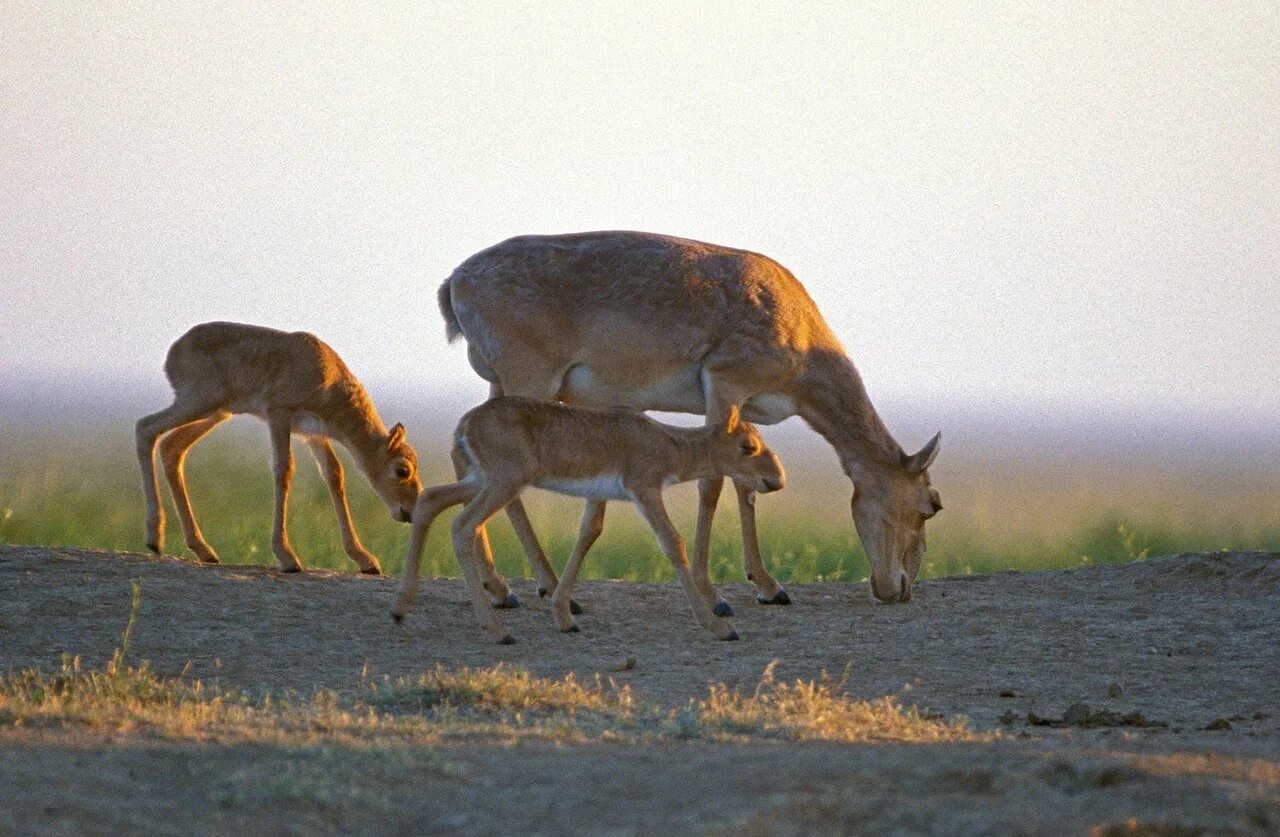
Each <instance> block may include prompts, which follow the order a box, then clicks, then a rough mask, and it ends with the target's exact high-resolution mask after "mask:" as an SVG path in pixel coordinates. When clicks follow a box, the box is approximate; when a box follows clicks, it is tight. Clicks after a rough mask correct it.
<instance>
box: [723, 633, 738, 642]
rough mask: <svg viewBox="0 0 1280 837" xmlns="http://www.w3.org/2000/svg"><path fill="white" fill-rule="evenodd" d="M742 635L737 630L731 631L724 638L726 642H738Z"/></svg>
mask: <svg viewBox="0 0 1280 837" xmlns="http://www.w3.org/2000/svg"><path fill="white" fill-rule="evenodd" d="M741 638H742V637H740V636H738V632H737V631H729V635H728V636H727V637H725V638H724V641H725V642H737V641H738V640H739V639H741Z"/></svg>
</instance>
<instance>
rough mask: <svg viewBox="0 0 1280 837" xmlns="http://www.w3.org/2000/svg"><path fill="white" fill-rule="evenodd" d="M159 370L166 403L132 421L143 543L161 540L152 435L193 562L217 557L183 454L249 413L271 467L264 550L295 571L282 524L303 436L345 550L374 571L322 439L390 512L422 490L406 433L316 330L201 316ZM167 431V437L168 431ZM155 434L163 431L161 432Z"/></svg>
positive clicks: (404, 514)
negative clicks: (267, 435)
mask: <svg viewBox="0 0 1280 837" xmlns="http://www.w3.org/2000/svg"><path fill="white" fill-rule="evenodd" d="M164 371H165V375H167V376H168V378H169V383H170V384H172V386H173V392H174V401H173V404H172V405H171V406H169V407H168V408H167V409H164V410H161V411H160V412H158V413H153V414H152V415H149V416H146V417H145V418H142V419H140V420H139V421H138V424H137V430H136V440H137V450H138V464H139V466H140V467H141V468H142V487H143V493H144V496H145V499H146V504H147V546H148V547H150V548H151V549H152V550H153V551H155V552H160V550H161V549H162V548H163V546H164V506H163V504H161V502H160V486H159V483H158V480H157V477H156V472H155V447H156V442H157V441H158V440H159V441H160V453H161V459H162V461H163V465H164V472H165V476H166V478H167V480H168V482H169V487H170V489H171V490H172V492H173V499H174V504H175V506H176V507H177V510H178V517H179V519H180V521H181V523H182V532H183V535H184V536H185V538H186V543H187V546H188V547H189V548H190V549H191V550H192V551H193V552H194V553H195V554H196V555H197V556H198V557H199V558H200V560H201V561H206V562H209V563H217V562H218V556H217V553H215V552H214V551H213V548H212V547H210V546H209V544H208V543H207V542H206V541H205V539H204V535H203V534H202V533H201V532H200V527H199V525H198V524H197V523H196V520H195V515H194V514H193V512H192V510H191V503H190V501H189V499H188V498H187V489H186V481H185V478H184V476H183V469H182V466H183V461H184V459H185V458H186V455H187V451H188V450H189V449H190V448H191V446H192V445H193V444H195V443H196V442H197V441H198V440H199V439H200V438H202V437H203V436H204V435H205V434H206V433H208V432H209V431H210V430H212V429H213V428H215V427H217V426H218V425H219V424H221V423H222V422H224V421H226V420H227V419H228V418H230V417H231V416H232V415H235V414H240V413H250V414H252V415H256V416H258V417H259V418H261V419H263V420H265V421H266V422H267V425H268V427H269V428H270V432H271V446H272V455H273V467H274V471H275V477H276V480H275V523H274V526H273V530H272V537H271V549H272V553H273V554H274V555H275V557H276V561H277V562H278V563H279V565H280V569H281V570H283V571H284V572H297V571H298V570H300V569H302V564H301V563H300V562H299V561H298V556H297V555H296V554H294V551H293V549H292V548H291V547H290V546H289V538H288V533H287V530H286V527H285V510H286V507H287V505H288V498H289V486H290V482H291V481H292V478H293V453H292V450H291V447H290V436H291V435H292V434H294V433H297V434H298V435H301V436H304V437H305V438H306V440H307V444H308V446H309V447H310V448H311V452H312V455H313V456H314V457H315V460H316V464H317V465H318V466H319V468H320V472H321V474H322V475H323V476H324V479H325V482H326V483H327V484H328V486H329V492H330V495H331V497H332V498H333V505H334V511H335V512H336V513H337V515H338V522H339V524H340V526H341V527H342V542H343V547H344V549H345V550H346V553H347V554H348V555H349V556H351V559H352V560H353V561H355V562H356V564H358V565H359V566H360V571H361V572H364V573H372V574H376V573H379V572H381V569H380V567H379V565H378V559H377V558H375V557H374V556H372V555H370V554H369V553H368V552H367V551H366V550H365V548H364V547H363V546H361V544H360V539H359V538H358V537H357V536H356V531H355V527H354V525H353V524H352V522H351V513H350V511H349V509H348V507H347V496H346V484H345V480H344V476H343V472H342V464H341V463H340V462H339V460H338V457H337V455H336V454H335V453H334V450H333V446H332V445H331V444H330V439H333V440H336V441H338V442H340V443H341V444H342V445H344V446H345V447H346V448H347V449H348V450H349V451H351V453H352V455H353V456H354V457H355V460H356V463H357V465H358V466H359V468H360V470H361V471H362V472H364V474H365V476H366V477H368V478H369V482H370V484H372V486H373V488H374V490H375V491H376V492H377V493H378V496H379V497H381V498H382V501H383V502H384V503H386V504H387V508H389V509H390V510H391V514H392V516H393V517H397V518H398V519H400V520H403V521H408V520H409V515H410V513H411V512H412V509H413V504H414V503H415V502H416V500H417V498H418V493H419V492H420V491H421V490H422V484H421V483H420V482H419V481H418V457H417V454H415V453H414V450H413V448H412V447H410V446H409V445H408V444H407V443H406V442H405V441H404V426H403V425H400V424H397V425H396V426H395V427H393V428H392V429H391V430H390V431H388V430H387V428H386V426H385V425H384V424H383V423H382V419H381V418H379V416H378V412H377V410H375V409H374V406H373V402H371V401H370V400H369V396H368V395H367V394H366V393H365V390H364V387H362V386H361V385H360V382H359V381H357V380H356V377H355V376H354V375H352V374H351V371H350V370H348V369H347V367H346V364H344V363H343V362H342V359H341V358H339V357H338V355H337V353H336V352H334V351H333V349H331V348H329V347H328V346H327V345H325V344H324V343H323V342H321V341H320V340H319V339H318V338H316V337H315V336H314V335H311V334H307V333H305V332H294V333H287V332H283V331H276V330H275V329H270V328H263V327H261V326H252V325H242V324H240V323H204V324H202V325H198V326H196V327H194V328H192V329H191V330H190V331H188V332H187V333H186V334H184V335H182V336H181V337H179V338H178V339H177V341H175V342H174V344H173V345H172V346H171V347H170V348H169V355H168V357H167V358H166V360H165V364H164ZM166 434H167V435H166ZM162 437H163V439H162Z"/></svg>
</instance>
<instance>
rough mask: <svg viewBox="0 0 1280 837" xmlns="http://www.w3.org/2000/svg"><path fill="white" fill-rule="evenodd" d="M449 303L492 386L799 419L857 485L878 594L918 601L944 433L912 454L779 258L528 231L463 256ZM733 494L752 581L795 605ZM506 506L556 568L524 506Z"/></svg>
mask: <svg viewBox="0 0 1280 837" xmlns="http://www.w3.org/2000/svg"><path fill="white" fill-rule="evenodd" d="M851 295H855V296H856V289H851ZM439 303H440V310H441V313H442V314H443V316H444V319H445V326H446V332H447V334H448V335H449V337H450V339H452V338H454V337H457V336H463V337H465V338H466V341H467V351H468V358H469V360H470V362H471V365H472V367H473V368H474V369H475V371H476V372H477V374H479V375H480V376H481V377H483V378H485V379H486V380H488V381H490V382H491V384H492V386H493V392H495V393H505V394H507V395H523V396H528V397H532V398H541V399H547V400H560V401H565V402H567V403H579V404H590V405H595V406H626V407H630V408H632V409H637V410H670V411H680V412H689V413H700V414H704V415H706V417H707V422H708V423H709V424H716V423H719V422H721V421H723V420H724V418H725V416H726V415H727V411H728V409H729V407H731V406H736V407H739V408H741V410H742V415H743V417H744V418H745V419H747V420H749V421H755V422H758V423H770V424H771V423H775V422H778V421H782V420H783V419H785V418H786V417H788V416H790V415H800V416H801V417H802V418H804V420H805V421H806V422H808V424H809V425H810V426H812V427H813V428H814V429H815V430H816V431H817V432H818V433H820V434H821V435H822V436H823V437H824V438H826V439H827V441H828V442H830V443H831V445H832V446H833V447H834V448H835V449H836V452H837V454H838V455H839V458H840V462H841V464H842V465H843V467H844V470H845V472H846V473H847V474H848V475H849V477H850V479H851V480H852V481H853V483H854V485H856V486H857V494H858V497H859V500H858V501H857V502H856V503H855V507H858V508H861V511H857V512H855V519H856V521H857V528H858V532H859V534H860V536H861V537H862V539H863V542H864V545H865V546H866V548H867V552H868V554H869V555H870V557H871V563H872V577H873V578H874V579H876V580H877V584H876V585H874V586H873V590H874V592H875V594H876V595H877V597H879V598H881V599H884V600H885V601H901V600H904V599H905V598H906V597H907V596H908V595H909V593H910V582H911V581H912V580H913V579H914V575H915V569H916V568H917V567H918V566H919V554H920V553H921V551H922V550H923V543H924V539H923V535H922V534H921V532H922V529H923V525H924V517H922V516H921V512H920V510H921V509H922V508H925V507H926V506H927V507H928V508H930V509H932V507H933V503H932V502H931V497H932V496H934V495H931V494H930V491H931V489H930V487H929V483H928V476H927V474H926V471H925V467H926V466H927V464H928V462H931V461H932V459H933V457H934V456H935V455H936V454H937V450H938V437H935V438H934V440H933V441H931V442H930V443H929V445H927V446H926V447H925V449H924V450H922V451H921V452H920V453H918V454H915V455H913V456H908V455H907V454H905V453H904V452H903V450H902V448H901V447H900V446H899V445H898V443H897V442H896V441H894V439H893V437H892V435H890V433H889V431H888V429H886V428H885V426H884V423H883V422H882V421H881V420H880V417H879V415H878V414H877V413H876V410H875V408H874V407H873V406H872V404H871V401H870V399H869V398H868V397H867V393H866V390H865V388H864V387H863V384H862V379H861V377H860V376H859V375H858V371H857V370H856V369H855V368H854V365H853V363H852V362H851V361H850V360H849V358H848V357H847V355H846V354H845V352H844V349H843V348H842V347H841V346H840V343H839V341H838V340H837V339H836V337H835V335H834V334H833V333H832V332H831V329H830V328H829V327H828V326H827V324H826V322H825V320H824V319H823V317H822V315H821V314H820V313H819V312H818V309H817V306H815V305H814V303H813V300H812V299H810V298H809V295H808V294H807V293H806V292H805V289H804V287H803V286H802V285H801V284H800V283H799V282H798V281H797V280H796V278H795V277H794V276H792V275H791V273H790V272H789V271H788V270H787V269H786V268H784V267H782V266H781V265H780V264H778V263H777V262H775V261H773V260H772V259H769V258H767V257H765V256H762V255H760V254H758V253H751V252H748V251H745V250H735V249H732V248H729V247H721V246H718V245H714V244H706V243H703V242H699V241H689V240H687V239H680V238H672V237H669V236H662V235H653V234H649V233H638V232H593V233H576V234H570V235H550V236H543V235H531V236H521V237H518V238H513V239H510V240H508V241H504V242H502V243H500V244H497V245H495V246H493V247H490V248H489V249H487V250H483V251H481V252H479V253H477V254H475V255H474V256H472V257H471V258H469V259H467V260H466V261H465V262H463V263H462V264H461V265H459V266H458V268H457V269H455V270H454V272H453V274H452V275H451V276H450V277H449V279H448V280H447V281H446V282H445V283H444V284H443V285H442V286H441V287H440V290H439ZM722 482H723V481H722V479H721V478H719V477H716V478H712V479H709V480H704V481H702V482H701V483H700V485H699V498H700V507H699V514H698V530H697V536H696V539H695V543H694V555H693V572H694V576H695V578H697V579H698V583H699V586H700V587H701V588H702V589H704V591H705V590H709V589H710V580H709V578H708V572H707V552H708V549H709V545H710V533H711V519H712V516H713V515H714V512H715V505H716V501H717V500H718V498H719V496H720V488H721V485H722ZM737 491H738V508H739V512H740V516H741V519H742V531H743V550H744V564H745V569H746V572H747V576H748V578H750V579H751V580H752V581H753V582H755V585H756V587H757V588H758V590H759V598H760V599H761V601H764V602H771V603H782V602H785V601H788V600H789V599H787V598H786V596H785V591H783V590H782V588H781V586H780V585H779V584H778V583H777V581H776V580H775V579H774V578H773V576H772V575H770V574H769V572H768V570H767V569H765V566H764V562H763V561H762V560H761V557H760V551H759V544H758V542H757V538H756V531H755V508H754V506H753V504H752V502H751V499H752V496H751V491H750V489H749V488H748V487H746V486H741V485H739V486H737ZM508 513H509V514H510V515H511V517H512V523H513V524H514V525H515V526H516V529H517V534H520V535H521V541H522V543H523V544H524V546H525V549H526V554H527V555H528V556H529V559H530V561H531V563H533V564H534V568H535V570H536V571H537V572H538V574H539V576H544V575H546V574H547V573H549V572H550V570H549V568H546V567H545V566H544V565H545V558H544V557H543V556H542V555H541V552H540V550H539V548H538V546H537V543H536V539H534V538H533V536H532V533H531V532H530V531H528V530H527V526H526V524H527V518H526V517H525V515H524V511H523V508H522V507H521V506H520V504H519V502H516V503H512V504H511V505H510V506H509V507H508ZM931 513H932V512H930V514H931Z"/></svg>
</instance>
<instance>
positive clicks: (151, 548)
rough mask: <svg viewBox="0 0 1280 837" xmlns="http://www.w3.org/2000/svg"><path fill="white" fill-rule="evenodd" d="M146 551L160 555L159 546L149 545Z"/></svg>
mask: <svg viewBox="0 0 1280 837" xmlns="http://www.w3.org/2000/svg"><path fill="white" fill-rule="evenodd" d="M147 549H149V550H151V551H152V552H154V553H155V554H156V555H159V554H160V545H159V544H154V543H149V544H147Z"/></svg>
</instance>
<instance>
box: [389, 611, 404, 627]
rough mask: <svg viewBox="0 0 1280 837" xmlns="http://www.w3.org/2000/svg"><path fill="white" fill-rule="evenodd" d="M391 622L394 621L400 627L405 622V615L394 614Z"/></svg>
mask: <svg viewBox="0 0 1280 837" xmlns="http://www.w3.org/2000/svg"><path fill="white" fill-rule="evenodd" d="M391 621H392V622H395V623H396V624H397V625H399V624H400V623H401V622H403V621H404V614H403V613H393V614H391Z"/></svg>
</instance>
